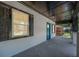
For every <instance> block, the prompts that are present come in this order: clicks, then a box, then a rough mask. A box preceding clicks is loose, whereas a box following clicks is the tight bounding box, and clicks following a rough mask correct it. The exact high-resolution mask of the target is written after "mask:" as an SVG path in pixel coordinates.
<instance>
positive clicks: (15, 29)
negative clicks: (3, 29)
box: [12, 9, 29, 37]
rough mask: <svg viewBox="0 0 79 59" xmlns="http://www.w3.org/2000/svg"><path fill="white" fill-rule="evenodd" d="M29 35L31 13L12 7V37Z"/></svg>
mask: <svg viewBox="0 0 79 59" xmlns="http://www.w3.org/2000/svg"><path fill="white" fill-rule="evenodd" d="M19 36H29V14H27V13H24V12H21V11H18V10H16V9H12V37H19Z"/></svg>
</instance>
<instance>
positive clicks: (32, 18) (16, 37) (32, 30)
mask: <svg viewBox="0 0 79 59" xmlns="http://www.w3.org/2000/svg"><path fill="white" fill-rule="evenodd" d="M12 9H15V10H17V11H20V12H23V13H25V14H28V15H29V35H22V36H21V35H20V36H15V37H12V30H11V38H12V39H18V38H24V37H31V36H33V35H34V23H33V24H32V25H33V28H32V29H30V26H31V24H30V20H33V22H34V16H33V15H32V14H30V13H28V12H25V11H23V10H20V9H18V8H15V7H12V8H11V20H13V19H12ZM31 16H32V17H31ZM12 23H13V22H12ZM11 27H13V24H11ZM11 29H12V28H11ZM30 31H31V32H30ZM31 33H32V34H31Z"/></svg>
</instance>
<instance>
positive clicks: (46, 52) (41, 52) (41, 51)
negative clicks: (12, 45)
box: [13, 37, 76, 57]
mask: <svg viewBox="0 0 79 59" xmlns="http://www.w3.org/2000/svg"><path fill="white" fill-rule="evenodd" d="M75 56H76V46H75V45H73V44H72V43H71V40H68V39H63V38H61V37H60V38H59V37H56V38H54V39H52V40H48V41H46V42H44V43H41V44H39V45H37V46H35V47H32V48H30V49H28V50H26V51H23V52H21V53H19V54H16V55H14V56H13V57H75Z"/></svg>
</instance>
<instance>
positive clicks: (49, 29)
mask: <svg viewBox="0 0 79 59" xmlns="http://www.w3.org/2000/svg"><path fill="white" fill-rule="evenodd" d="M46 29H47V40H50V39H51V24H50V23H47V25H46Z"/></svg>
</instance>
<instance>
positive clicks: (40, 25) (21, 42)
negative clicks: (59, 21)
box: [0, 1, 55, 56]
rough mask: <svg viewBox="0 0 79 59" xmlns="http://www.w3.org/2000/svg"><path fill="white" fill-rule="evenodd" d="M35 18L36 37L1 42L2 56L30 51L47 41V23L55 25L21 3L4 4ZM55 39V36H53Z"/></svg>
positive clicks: (0, 52) (0, 54)
mask: <svg viewBox="0 0 79 59" xmlns="http://www.w3.org/2000/svg"><path fill="white" fill-rule="evenodd" d="M3 3H5V4H8V5H11V6H13V7H16V8H18V9H21V10H23V11H26V12H28V13H30V14H32V15H33V16H34V35H33V36H32V37H25V38H19V39H14V40H7V41H2V42H0V56H13V55H15V54H17V53H19V52H22V51H24V50H26V49H29V48H31V47H33V46H35V45H37V44H40V43H42V42H44V41H46V23H47V22H49V23H52V24H55V23H54V22H53V21H51V20H50V19H48V18H46V17H44V16H42V15H41V14H39V13H38V12H36V11H34V10H32V9H31V8H29V7H28V6H24V5H22V4H20V3H19V2H13V1H12V2H3ZM52 37H53V34H52Z"/></svg>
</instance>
